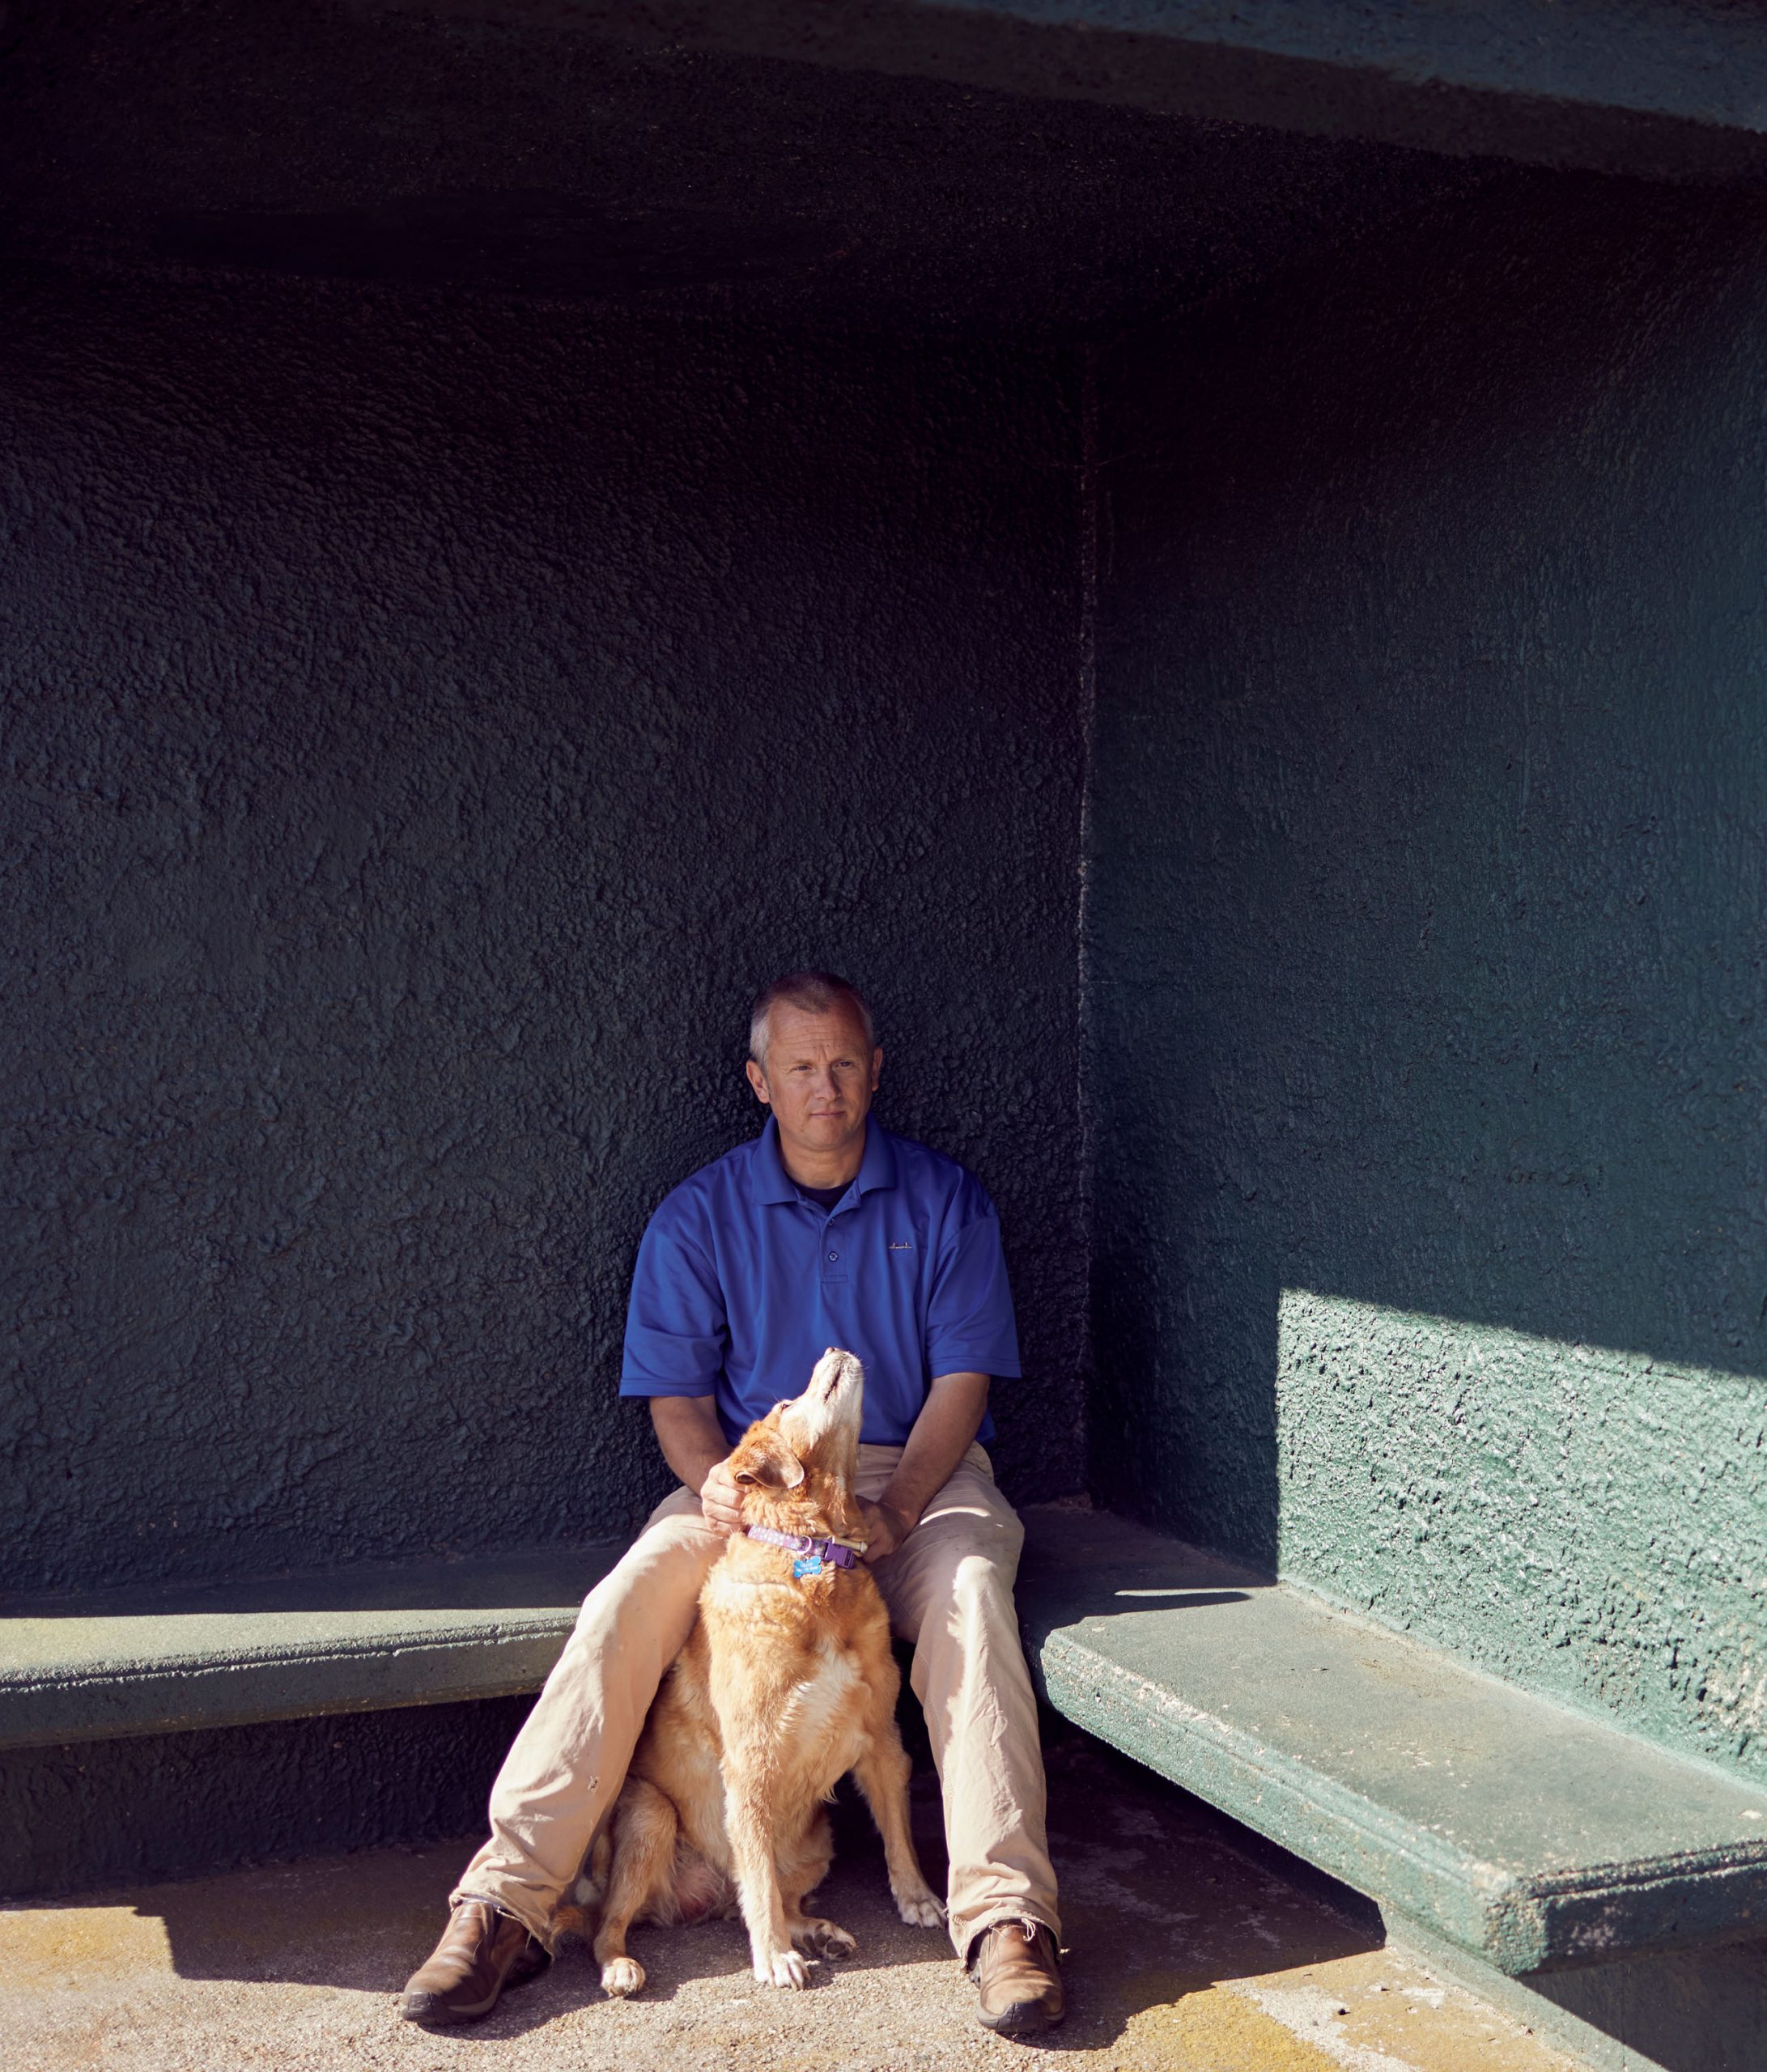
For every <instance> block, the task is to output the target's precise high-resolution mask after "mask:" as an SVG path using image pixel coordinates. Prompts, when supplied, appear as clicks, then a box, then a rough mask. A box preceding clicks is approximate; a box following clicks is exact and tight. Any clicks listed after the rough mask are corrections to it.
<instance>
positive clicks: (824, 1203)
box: [796, 1180, 852, 1216]
mask: <svg viewBox="0 0 1767 2072" xmlns="http://www.w3.org/2000/svg"><path fill="white" fill-rule="evenodd" d="M796 1184H797V1191H798V1192H799V1193H800V1194H801V1195H803V1197H804V1199H805V1200H806V1201H813V1202H814V1203H815V1204H817V1206H818V1208H820V1209H821V1210H822V1213H823V1214H824V1215H825V1216H826V1214H827V1213H828V1212H829V1210H830V1209H831V1208H833V1207H834V1206H835V1203H836V1202H838V1201H839V1199H840V1198H841V1196H842V1195H843V1194H845V1193H846V1191H847V1188H848V1187H851V1186H852V1181H851V1180H843V1182H841V1184H840V1185H839V1187H805V1185H804V1184H803V1182H801V1181H800V1182H797V1183H796Z"/></svg>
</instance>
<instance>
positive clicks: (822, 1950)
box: [792, 1920, 859, 1957]
mask: <svg viewBox="0 0 1767 2072" xmlns="http://www.w3.org/2000/svg"><path fill="white" fill-rule="evenodd" d="M792 1941H793V1942H801V1943H802V1944H803V1946H804V1947H805V1949H806V1950H810V1951H814V1952H815V1954H816V1955H818V1957H850V1956H852V1954H853V1952H854V1951H856V1949H857V1948H858V1947H859V1945H858V1944H857V1943H856V1942H854V1940H853V1938H852V1936H850V1935H849V1934H847V1931H846V1930H845V1929H844V1928H841V1927H839V1926H836V1924H835V1922H834V1921H817V1920H809V1921H805V1924H804V1926H802V1927H801V1928H797V1929H794V1930H792Z"/></svg>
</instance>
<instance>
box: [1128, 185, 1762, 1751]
mask: <svg viewBox="0 0 1767 2072" xmlns="http://www.w3.org/2000/svg"><path fill="white" fill-rule="evenodd" d="M1101 396H1102V411H1101V426H1102V428H1101V448H1102V462H1103V465H1102V471H1101V474H1102V499H1101V515H1102V519H1103V520H1104V524H1103V531H1102V574H1101V582H1100V595H1099V609H1098V625H1099V635H1098V758H1097V775H1096V789H1095V796H1094V805H1093V816H1092V826H1093V836H1092V854H1091V858H1090V886H1091V890H1090V904H1089V910H1088V911H1089V919H1088V926H1087V939H1088V944H1089V956H1090V968H1091V970H1092V974H1093V986H1092V991H1091V992H1090V996H1089V1008H1088V1013H1089V1034H1088V1043H1089V1061H1090V1064H1089V1068H1090V1084H1091V1085H1092V1088H1093V1095H1094V1103H1095V1108H1096V1131H1097V1159H1098V1174H1097V1187H1096V1195H1097V1202H1098V1218H1097V1226H1096V1243H1097V1258H1098V1269H1097V1284H1096V1286H1097V1301H1098V1344H1097V1350H1096V1361H1097V1368H1098V1390H1097V1395H1096V1399H1095V1406H1094V1411H1095V1425H1094V1471H1095V1475H1096V1480H1097V1482H1098V1486H1099V1488H1100V1489H1101V1490H1102V1492H1103V1493H1104V1494H1105V1495H1106V1497H1108V1498H1109V1499H1110V1500H1111V1501H1115V1502H1118V1503H1121V1504H1123V1505H1128V1506H1129V1507H1131V1508H1132V1509H1135V1510H1136V1511H1139V1512H1141V1513H1144V1514H1149V1515H1152V1516H1155V1517H1157V1518H1162V1519H1166V1520H1168V1521H1170V1522H1172V1523H1173V1524H1174V1525H1175V1526H1179V1527H1181V1528H1183V1530H1186V1531H1189V1532H1191V1533H1192V1534H1194V1535H1198V1536H1200V1538H1202V1539H1204V1540H1207V1541H1209V1542H1212V1543H1216V1544H1217V1545H1221V1546H1223V1547H1226V1548H1233V1549H1235V1550H1238V1551H1239V1552H1242V1553H1244V1554H1247V1555H1250V1556H1253V1557H1255V1558H1256V1559H1259V1560H1264V1561H1267V1562H1272V1563H1280V1565H1281V1567H1282V1568H1283V1569H1285V1571H1286V1572H1288V1573H1289V1574H1291V1575H1293V1576H1295V1577H1298V1578H1300V1579H1302V1580H1304V1581H1306V1582H1308V1583H1310V1584H1312V1585H1314V1586H1317V1587H1319V1588H1321V1589H1323V1590H1326V1591H1327V1592H1329V1593H1331V1594H1334V1595H1336V1597H1338V1598H1339V1599H1343V1600H1345V1601H1347V1602H1349V1603H1352V1604H1353V1605H1356V1606H1359V1607H1362V1608H1364V1609H1365V1610H1367V1611H1372V1612H1373V1613H1374V1615H1375V1616H1377V1617H1379V1618H1381V1619H1383V1620H1387V1621H1390V1622H1391V1623H1394V1624H1398V1625H1400V1626H1404V1627H1408V1628H1414V1629H1415V1630H1417V1632H1419V1633H1421V1634H1424V1635H1426V1636H1428V1637H1431V1638H1433V1639H1434V1640H1436V1641H1441V1642H1443V1643H1446V1644H1447V1645H1450V1646H1451V1647H1453V1648H1455V1649H1456V1650H1459V1651H1460V1652H1462V1653H1463V1654H1466V1655H1468V1656H1470V1657H1471V1658H1473V1659H1474V1660H1476V1661H1477V1662H1480V1663H1482V1664H1484V1665H1485V1666H1487V1667H1489V1668H1491V1669H1493V1671H1497V1672H1498V1673H1500V1674H1502V1675H1505V1676H1507V1677H1510V1678H1513V1679H1516V1680H1518V1681H1519V1682H1521V1683H1523V1684H1527V1685H1530V1686H1532V1687H1534V1688H1540V1689H1544V1690H1547V1691H1550V1692H1557V1693H1558V1694H1561V1696H1565V1697H1566V1698H1568V1699H1569V1700H1573V1701H1574V1702H1576V1703H1578V1704H1582V1705H1587V1706H1590V1707H1591V1708H1593V1709H1596V1710H1598V1711H1599V1712H1601V1713H1604V1714H1606V1715H1608V1716H1610V1717H1616V1718H1617V1719H1619V1720H1620V1721H1621V1722H1624V1723H1625V1724H1627V1725H1629V1726H1633V1727H1634V1728H1636V1729H1638V1730H1642V1731H1643V1732H1645V1733H1647V1734H1651V1735H1654V1736H1657V1737H1659V1738H1660V1739H1663V1740H1665V1741H1667V1742H1668V1743H1671V1744H1673V1745H1676V1746H1678V1747H1681V1748H1683V1749H1685V1750H1687V1751H1690V1752H1695V1753H1698V1754H1701V1755H1705V1756H1711V1757H1714V1758H1716V1759H1718V1760H1722V1761H1724V1762H1726V1763H1728V1764H1736V1765H1739V1766H1741V1767H1742V1768H1745V1769H1747V1770H1748V1771H1749V1772H1751V1773H1754V1774H1756V1775H1761V1776H1767V1736H1764V1734H1763V1732H1762V1729H1763V1727H1764V1726H1767V1668H1764V1664H1763V1654H1764V1650H1767V1619H1764V1616H1763V1612H1762V1600H1761V1591H1762V1589H1763V1585H1764V1579H1767V1556H1764V1552H1763V1540H1762V1534H1761V1520H1762V1518H1763V1517H1764V1516H1767V1321H1764V1319H1767V1191H1764V1187H1767V1135H1764V1132H1763V1128H1762V1123H1763V1116H1764V1112H1767V1012H1764V1005H1767V1004H1764V962H1763V958H1764V947H1767V926H1764V924H1767V620H1764V616H1763V609H1764V599H1767V501H1764V493H1763V485H1764V482H1767V213H1764V209H1763V205H1762V203H1761V202H1760V201H1759V199H1758V198H1750V197H1740V196H1735V195H1732V196H1729V197H1725V196H1718V195H1711V194H1708V195H1703V196H1698V197H1694V196H1685V195H1684V196H1676V195H1672V194H1670V193H1665V192H1662V191H1652V190H1650V189H1644V188H1634V187H1631V186H1629V185H1625V184H1621V183H1613V184H1603V183H1602V182H1600V181H1599V180H1593V179H1583V178H1577V179H1561V180H1550V179H1548V178H1545V177H1544V176H1542V177H1535V176H1516V177H1515V178H1514V179H1512V180H1510V181H1508V182H1506V183H1505V184H1504V185H1501V186H1496V187H1493V188H1492V189H1489V190H1487V191H1486V193H1485V194H1484V195H1483V196H1481V197H1476V198H1475V199H1474V200H1472V201H1471V202H1468V203H1467V204H1465V205H1464V206H1461V207H1459V209H1458V210H1454V211H1445V212H1444V213H1442V214H1441V215H1440V216H1439V217H1438V219H1436V220H1435V221H1434V222H1433V223H1430V224H1429V225H1428V226H1426V227H1425V228H1424V229H1423V230H1421V231H1420V232H1419V233H1418V234H1417V236H1414V237H1411V238H1408V239H1407V240H1404V241H1402V242H1397V243H1395V244H1394V245H1393V246H1392V247H1391V249H1390V250H1389V251H1387V253H1383V254H1381V255H1378V256H1377V257H1368V258H1366V259H1365V260H1363V261H1359V262H1358V263H1357V264H1356V265H1351V266H1343V265H1340V266H1337V267H1335V268H1333V269H1332V270H1320V271H1319V273H1317V274H1307V275H1300V276H1295V277H1292V278H1289V279H1288V280H1286V281H1285V282H1281V283H1280V284H1277V285H1273V286H1272V287H1270V288H1269V289H1268V291H1260V292H1259V293H1257V294H1255V295H1247V296H1243V297H1241V298H1240V299H1238V300H1237V301H1235V302H1234V303H1232V304H1227V305H1224V306H1222V307H1221V308H1219V309H1217V311H1215V312H1213V313H1211V314H1210V315H1209V316H1207V317H1206V318H1205V319H1204V320H1203V321H1200V322H1199V323H1197V324H1196V325H1194V326H1192V327H1191V328H1190V329H1187V330H1186V331H1184V332H1183V333H1177V334H1171V333H1167V334H1146V335H1143V336H1141V337H1140V338H1136V340H1134V341H1133V342H1130V343H1128V345H1126V346H1124V347H1123V350H1121V352H1120V353H1119V355H1115V356H1114V357H1113V358H1112V359H1110V360H1109V361H1108V363H1106V366H1105V367H1104V368H1103V369H1102V386H1101Z"/></svg>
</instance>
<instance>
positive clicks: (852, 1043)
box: [749, 1006, 883, 1158]
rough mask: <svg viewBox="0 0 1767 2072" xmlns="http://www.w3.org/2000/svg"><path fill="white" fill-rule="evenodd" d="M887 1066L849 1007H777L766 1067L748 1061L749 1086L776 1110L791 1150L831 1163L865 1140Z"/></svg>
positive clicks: (770, 1029)
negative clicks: (819, 1011) (832, 1156)
mask: <svg viewBox="0 0 1767 2072" xmlns="http://www.w3.org/2000/svg"><path fill="white" fill-rule="evenodd" d="M882 1066H883V1052H882V1051H878V1050H873V1049H871V1048H870V1047H868V1045H867V1044H866V1042H865V1026H864V1023H863V1022H862V1021H860V1019H859V1017H858V1016H857V1015H856V1014H855V1013H853V1012H852V1009H851V1008H835V1009H834V1010H833V1011H831V1012H830V1013H826V1014H809V1013H805V1010H804V1009H803V1008H796V1007H789V1006H779V1007H776V1008H774V1009H773V1011H772V1013H771V1014H770V1015H769V1016H768V1017H767V1062H766V1064H764V1065H758V1064H755V1063H754V1060H753V1059H750V1063H749V1084H750V1086H752V1087H753V1088H754V1092H755V1098H757V1099H758V1100H760V1101H764V1102H767V1105H768V1106H770V1107H771V1109H772V1110H773V1113H774V1115H775V1118H776V1119H777V1120H778V1123H779V1136H780V1137H781V1138H782V1139H783V1140H784V1143H785V1144H786V1146H787V1148H788V1149H793V1150H797V1151H801V1152H808V1153H811V1154H813V1156H815V1157H819V1158H826V1157H828V1156H829V1155H830V1153H839V1152H841V1151H843V1150H846V1149H848V1148H849V1147H850V1146H851V1145H852V1144H853V1143H854V1142H855V1141H856V1140H859V1139H860V1138H861V1137H862V1136H864V1127H865V1117H866V1115H867V1114H868V1112H869V1110H870V1107H871V1097H872V1095H873V1093H876V1092H877V1075H878V1072H880V1071H881V1068H882Z"/></svg>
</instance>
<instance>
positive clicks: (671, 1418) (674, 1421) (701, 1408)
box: [650, 1395, 730, 1496]
mask: <svg viewBox="0 0 1767 2072" xmlns="http://www.w3.org/2000/svg"><path fill="white" fill-rule="evenodd" d="M650 1421H651V1425H652V1428H653V1429H654V1430H655V1432H656V1443H657V1445H658V1446H661V1448H662V1450H663V1458H664V1459H665V1460H666V1461H667V1462H668V1463H669V1467H671V1468H673V1471H675V1473H676V1474H677V1475H679V1476H680V1477H681V1479H682V1481H683V1482H684V1483H685V1484H686V1486H687V1487H688V1488H690V1489H691V1490H692V1491H693V1492H694V1495H695V1496H698V1495H699V1492H700V1491H701V1490H702V1489H703V1488H704V1487H705V1482H706V1477H707V1475H709V1474H711V1471H712V1470H713V1468H715V1467H716V1466H717V1465H718V1463H719V1462H720V1461H721V1460H724V1459H725V1458H728V1454H729V1452H730V1441H728V1439H727V1438H725V1437H724V1427H723V1426H722V1425H720V1423H719V1422H718V1413H717V1411H716V1408H714V1405H713V1399H712V1398H711V1396H709V1395H653V1396H652V1398H651V1399H650Z"/></svg>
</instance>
